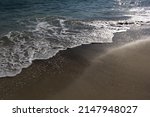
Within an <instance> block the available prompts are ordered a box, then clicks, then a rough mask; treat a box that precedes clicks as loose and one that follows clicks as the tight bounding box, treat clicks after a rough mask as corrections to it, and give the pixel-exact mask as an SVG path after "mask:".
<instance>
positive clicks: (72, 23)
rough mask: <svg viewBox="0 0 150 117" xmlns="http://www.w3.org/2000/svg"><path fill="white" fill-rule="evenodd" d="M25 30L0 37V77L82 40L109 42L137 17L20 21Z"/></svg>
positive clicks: (80, 42)
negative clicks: (109, 19)
mask: <svg viewBox="0 0 150 117" xmlns="http://www.w3.org/2000/svg"><path fill="white" fill-rule="evenodd" d="M20 23H21V24H22V25H25V26H26V30H25V31H12V32H9V33H8V34H7V35H5V36H3V37H1V38H0V77H5V76H15V75H16V74H18V73H20V72H21V70H22V68H26V67H28V66H29V65H31V63H32V61H33V60H35V59H48V58H50V57H53V56H54V55H56V53H58V52H59V51H60V50H65V49H67V48H73V47H76V46H79V45H82V44H90V43H111V42H112V38H113V36H114V33H116V32H123V31H126V30H128V29H129V28H130V27H131V26H132V25H137V24H138V25H140V24H142V23H143V22H139V21H135V22H132V21H127V20H126V21H98V20H94V21H80V20H71V19H66V18H62V17H45V18H35V19H30V20H26V21H20Z"/></svg>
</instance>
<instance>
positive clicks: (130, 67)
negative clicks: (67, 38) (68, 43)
mask: <svg viewBox="0 0 150 117" xmlns="http://www.w3.org/2000/svg"><path fill="white" fill-rule="evenodd" d="M149 31H150V29H149V28H139V29H132V30H129V31H127V32H122V33H116V34H115V36H114V38H113V43H107V44H89V45H82V46H79V47H76V48H72V49H67V50H65V51H60V52H59V53H58V54H57V55H56V56H54V57H53V58H50V59H48V60H36V61H34V62H33V64H32V65H31V66H30V67H28V68H26V69H23V70H22V72H21V73H20V74H18V75H17V76H15V77H7V78H1V79H0V99H104V100H105V99H115V100H116V99H119V100H120V99H150V79H149V78H150V72H149V70H150V62H149V60H150V54H149V52H150V46H149V45H150V35H149Z"/></svg>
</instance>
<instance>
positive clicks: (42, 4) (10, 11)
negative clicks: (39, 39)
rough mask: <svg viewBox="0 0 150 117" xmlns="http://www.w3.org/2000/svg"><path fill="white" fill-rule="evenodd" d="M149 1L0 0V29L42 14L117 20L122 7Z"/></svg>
mask: <svg viewBox="0 0 150 117" xmlns="http://www.w3.org/2000/svg"><path fill="white" fill-rule="evenodd" d="M119 2H120V3H121V4H120V3H119ZM149 4H150V1H149V0H141V1H140V0H122V1H121V0H120V1H119V0H0V31H1V32H5V33H7V31H10V30H14V29H16V28H20V26H19V24H18V21H19V20H22V19H29V18H36V17H45V16H64V17H69V18H78V19H103V20H108V19H113V20H115V19H116V20H118V19H123V18H125V17H124V14H126V12H127V11H126V9H128V8H131V7H134V6H136V7H137V6H149Z"/></svg>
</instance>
